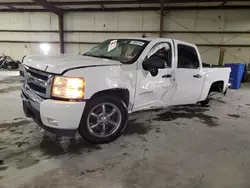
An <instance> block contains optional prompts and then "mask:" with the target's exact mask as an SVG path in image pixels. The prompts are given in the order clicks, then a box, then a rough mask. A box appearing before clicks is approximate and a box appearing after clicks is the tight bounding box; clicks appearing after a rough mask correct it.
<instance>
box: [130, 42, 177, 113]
mask: <svg viewBox="0 0 250 188" xmlns="http://www.w3.org/2000/svg"><path fill="white" fill-rule="evenodd" d="M172 49H173V43H172V41H171V40H166V42H160V43H156V44H153V45H152V46H151V49H150V50H149V53H147V54H146V56H145V59H146V58H150V57H152V56H157V57H160V58H162V59H164V60H166V63H167V62H168V63H167V65H166V68H165V69H158V74H157V75H152V74H151V72H150V71H148V70H144V68H143V66H142V62H138V69H137V85H136V93H135V103H134V107H133V111H137V110H142V109H148V108H159V107H163V106H166V105H167V104H168V100H169V96H170V91H171V90H172V89H173V75H172V74H173V66H172V61H171V60H172V57H173V55H174V54H173V50H172ZM145 59H142V61H143V60H145Z"/></svg>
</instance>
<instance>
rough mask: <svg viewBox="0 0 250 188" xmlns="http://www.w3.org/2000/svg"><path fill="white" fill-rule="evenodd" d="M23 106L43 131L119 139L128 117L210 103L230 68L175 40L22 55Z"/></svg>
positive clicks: (92, 139)
mask: <svg viewBox="0 0 250 188" xmlns="http://www.w3.org/2000/svg"><path fill="white" fill-rule="evenodd" d="M23 65H24V75H25V83H24V85H23V87H22V94H21V97H22V101H23V109H24V112H25V114H26V115H27V116H28V117H32V118H33V119H34V120H35V121H36V122H37V123H38V124H39V125H40V126H41V127H42V128H44V129H45V130H47V131H50V132H52V133H55V134H57V135H61V136H74V135H75V132H76V131H77V130H78V131H79V133H80V135H81V136H82V137H83V138H84V139H86V140H88V141H90V142H93V143H106V142H110V141H113V140H114V139H116V138H118V137H119V135H120V134H121V132H122V131H123V130H124V128H125V126H126V124H127V121H128V114H129V113H132V112H135V111H139V110H144V109H151V108H162V107H167V106H172V105H185V104H195V103H197V102H201V103H202V104H207V103H208V102H209V94H210V93H211V92H221V93H225V92H226V90H227V88H228V81H229V73H230V68H215V67H207V68H206V67H205V68H204V67H203V65H202V61H201V57H200V54H199V51H198V49H197V47H196V45H194V44H189V43H186V42H183V41H179V40H173V39H164V38H159V39H149V38H126V39H124V38H123V39H120V38H118V39H110V40H106V41H104V42H103V43H101V44H99V45H97V46H96V47H94V48H93V49H91V50H90V51H89V52H87V53H85V54H83V55H75V56H70V55H60V56H27V57H26V58H25V60H24V63H23Z"/></svg>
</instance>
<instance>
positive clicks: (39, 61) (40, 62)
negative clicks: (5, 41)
mask: <svg viewBox="0 0 250 188" xmlns="http://www.w3.org/2000/svg"><path fill="white" fill-rule="evenodd" d="M24 65H27V66H28V67H32V68H35V69H38V70H42V71H46V72H50V73H56V74H61V73H62V72H63V71H65V70H67V69H72V68H73V69H74V68H77V67H92V66H93V67H95V66H112V65H121V63H120V62H119V61H114V60H109V59H102V58H95V57H90V56H82V55H58V56H27V57H26V58H25V59H24Z"/></svg>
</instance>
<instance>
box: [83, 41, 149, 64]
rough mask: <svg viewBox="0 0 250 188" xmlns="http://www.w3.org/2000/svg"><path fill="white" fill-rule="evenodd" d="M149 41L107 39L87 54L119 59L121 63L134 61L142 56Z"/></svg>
mask: <svg viewBox="0 0 250 188" xmlns="http://www.w3.org/2000/svg"><path fill="white" fill-rule="evenodd" d="M147 44H148V41H145V40H133V39H111V40H106V41H104V42H103V43H101V44H99V45H98V46H96V47H94V48H92V49H91V50H90V51H88V52H87V53H85V54H83V55H86V56H92V57H99V58H106V59H113V60H118V61H120V62H121V63H127V64H128V63H133V62H135V61H136V60H137V58H138V57H139V56H140V54H141V53H142V51H143V50H144V48H145V47H146V45H147Z"/></svg>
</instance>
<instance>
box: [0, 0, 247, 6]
mask: <svg viewBox="0 0 250 188" xmlns="http://www.w3.org/2000/svg"><path fill="white" fill-rule="evenodd" d="M33 1H34V2H35V3H33V2H0V6H34V5H35V4H36V3H37V4H39V5H41V4H40V3H41V2H46V6H47V4H50V6H53V5H54V6H58V5H101V4H102V5H111V4H118V5H119V4H156V3H159V2H160V0H140V1H138V0H137V1H136V0H131V1H130V0H128V1H125V0H122V1H65V2H64V1H55V2H47V1H45V0H33ZM237 1H238V0H228V1H227V2H237ZM240 1H241V2H250V0H240ZM209 2H218V3H219V2H221V3H223V2H225V0H164V3H171V4H175V3H209Z"/></svg>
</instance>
